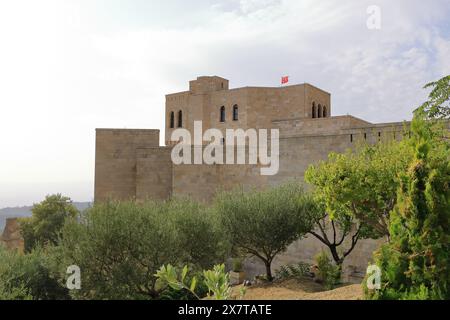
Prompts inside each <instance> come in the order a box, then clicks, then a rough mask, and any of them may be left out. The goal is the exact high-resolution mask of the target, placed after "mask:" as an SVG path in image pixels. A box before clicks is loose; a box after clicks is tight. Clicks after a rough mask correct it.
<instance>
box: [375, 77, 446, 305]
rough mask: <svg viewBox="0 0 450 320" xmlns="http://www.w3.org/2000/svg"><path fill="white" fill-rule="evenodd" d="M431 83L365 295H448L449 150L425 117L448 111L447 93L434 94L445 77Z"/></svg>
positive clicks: (443, 87)
mask: <svg viewBox="0 0 450 320" xmlns="http://www.w3.org/2000/svg"><path fill="white" fill-rule="evenodd" d="M444 79H445V78H444ZM435 85H436V86H440V88H438V89H437V90H433V91H432V93H431V95H430V100H429V101H428V103H425V104H424V105H423V106H431V107H430V109H428V110H426V109H423V108H422V107H423V106H422V107H421V108H419V109H418V110H417V111H416V112H415V115H414V119H413V122H412V125H411V128H412V133H413V136H412V139H411V141H410V147H411V150H413V152H414V158H413V159H412V161H411V162H410V165H409V168H408V170H407V171H405V172H404V173H403V174H402V176H401V184H400V187H399V189H398V202H397V205H396V206H395V208H394V210H393V211H392V214H391V222H390V232H391V242H390V243H388V244H386V245H384V246H383V247H382V248H381V249H380V250H378V251H377V252H375V253H374V260H375V263H376V264H377V265H378V266H379V267H380V269H381V271H382V273H381V276H382V284H381V289H380V290H376V291H371V290H367V288H366V294H367V297H368V298H372V299H446V300H448V299H450V269H449V268H448V262H449V261H450V152H449V145H448V142H447V141H446V140H445V139H443V136H442V130H441V128H438V127H436V126H435V122H434V121H430V119H431V118H433V117H436V118H438V119H439V118H442V117H443V116H444V117H445V111H442V110H445V109H447V110H448V102H449V97H448V95H447V98H446V99H444V100H442V99H437V98H435V97H434V95H435V94H437V95H438V96H442V94H441V92H448V91H449V87H450V85H449V81H448V79H446V80H445V81H438V82H436V83H435ZM438 104H440V106H439V105H438ZM445 105H446V106H447V107H445ZM439 110H441V111H439ZM436 118H435V119H436Z"/></svg>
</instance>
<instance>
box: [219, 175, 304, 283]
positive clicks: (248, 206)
mask: <svg viewBox="0 0 450 320" xmlns="http://www.w3.org/2000/svg"><path fill="white" fill-rule="evenodd" d="M302 193H303V190H302V189H301V187H300V185H299V184H298V183H288V184H285V185H282V186H278V187H275V188H271V189H267V190H263V191H258V190H251V191H249V192H244V191H243V190H242V189H240V190H235V191H232V192H226V193H221V194H220V195H219V196H218V197H217V199H216V202H215V208H216V210H217V212H218V213H219V215H220V217H221V222H222V224H223V226H224V228H225V230H226V233H227V234H228V235H229V237H230V241H231V243H232V244H233V246H234V248H236V249H238V250H240V251H242V252H243V253H245V254H250V255H253V256H256V257H257V258H259V259H260V260H261V261H263V263H264V265H265V267H266V273H267V278H268V280H269V281H272V280H273V277H272V271H271V264H272V260H273V259H274V257H275V256H276V255H277V254H279V253H281V252H283V251H285V250H286V248H287V246H289V245H290V244H291V243H292V242H294V241H295V240H297V239H299V238H301V237H302V236H303V235H304V234H305V233H306V232H308V231H309V230H310V228H311V226H310V223H309V220H307V216H306V214H304V213H305V208H304V203H303V202H301V201H299V200H298V199H299V195H301V194H302Z"/></svg>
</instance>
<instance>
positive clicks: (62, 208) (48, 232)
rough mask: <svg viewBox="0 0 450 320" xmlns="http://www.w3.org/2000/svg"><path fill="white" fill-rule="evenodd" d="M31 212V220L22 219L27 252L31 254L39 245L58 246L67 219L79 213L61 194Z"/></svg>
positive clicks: (49, 198)
mask: <svg viewBox="0 0 450 320" xmlns="http://www.w3.org/2000/svg"><path fill="white" fill-rule="evenodd" d="M31 211H32V216H31V217H30V218H22V219H20V227H21V230H22V236H23V238H24V241H25V251H26V252H30V251H31V250H32V249H33V248H34V247H35V246H36V245H37V244H42V245H46V244H50V245H56V244H57V243H58V238H59V235H60V232H61V229H62V227H63V226H64V223H65V221H66V219H67V218H74V217H76V215H77V213H78V210H77V208H76V207H75V206H74V205H73V204H72V202H71V200H70V198H68V197H64V196H62V195H61V194H55V195H49V196H46V197H45V200H44V201H42V202H40V203H37V204H35V205H34V206H33V208H32V210H31Z"/></svg>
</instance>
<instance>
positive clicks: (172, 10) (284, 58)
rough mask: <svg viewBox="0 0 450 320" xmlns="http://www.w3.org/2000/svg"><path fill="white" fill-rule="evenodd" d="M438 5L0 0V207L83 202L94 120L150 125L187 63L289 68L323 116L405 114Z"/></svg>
mask: <svg viewBox="0 0 450 320" xmlns="http://www.w3.org/2000/svg"><path fill="white" fill-rule="evenodd" d="M370 5H378V6H379V8H380V9H381V29H379V30H370V29H368V28H367V25H366V22H367V19H368V18H369V15H368V14H367V8H368V7H369V6H370ZM449 16H450V1H449V0H433V1H419V0H417V1H416V0H396V1H392V0H389V1H388V0H379V1H374V0H372V1H362V0H354V1H350V0H348V1H334V0H231V1H224V0H222V1H219V0H191V1H185V0H164V1H162V0H161V1H156V0H39V1H36V0H14V1H6V0H5V1H4V0H0V112H1V113H0V208H1V207H5V206H16V205H27V204H32V203H33V202H36V201H39V200H41V199H42V198H43V197H44V196H45V195H46V194H48V193H55V192H61V193H64V194H66V195H68V196H70V197H72V199H74V200H76V201H90V200H92V197H93V180H94V179H93V177H94V157H95V154H94V151H95V149H94V147H95V140H94V139H95V128H97V127H114V128H159V129H161V130H163V128H164V122H163V121H164V120H163V111H164V94H166V93H170V92H177V91H181V90H186V89H187V85H188V81H189V80H191V79H194V78H195V77H197V76H199V75H220V76H223V77H225V78H228V79H230V85H231V86H232V87H240V86H246V85H252V86H259V85H261V86H277V85H278V84H279V81H280V77H281V76H283V75H289V76H290V77H291V78H290V79H291V82H293V83H302V82H309V83H312V84H314V85H316V86H319V87H321V88H323V89H325V90H327V91H329V92H331V93H332V108H333V115H341V114H347V113H349V114H352V115H355V116H358V117H362V118H364V119H367V120H369V121H372V122H388V121H401V120H404V119H410V118H411V111H412V110H413V108H414V107H416V106H417V105H419V104H420V103H421V102H422V101H423V100H424V98H425V97H426V91H424V90H422V89H421V87H422V86H423V85H424V84H425V83H427V82H429V81H431V80H434V79H438V78H440V77H441V76H443V75H444V74H450V19H448V17H449Z"/></svg>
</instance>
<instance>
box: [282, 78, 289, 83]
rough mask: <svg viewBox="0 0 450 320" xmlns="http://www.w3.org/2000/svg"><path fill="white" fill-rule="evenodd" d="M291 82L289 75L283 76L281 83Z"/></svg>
mask: <svg viewBox="0 0 450 320" xmlns="http://www.w3.org/2000/svg"><path fill="white" fill-rule="evenodd" d="M288 82H289V76H286V77H281V84H285V83H288Z"/></svg>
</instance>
